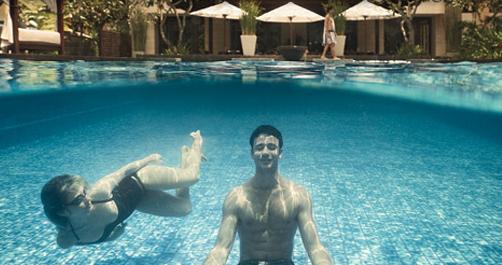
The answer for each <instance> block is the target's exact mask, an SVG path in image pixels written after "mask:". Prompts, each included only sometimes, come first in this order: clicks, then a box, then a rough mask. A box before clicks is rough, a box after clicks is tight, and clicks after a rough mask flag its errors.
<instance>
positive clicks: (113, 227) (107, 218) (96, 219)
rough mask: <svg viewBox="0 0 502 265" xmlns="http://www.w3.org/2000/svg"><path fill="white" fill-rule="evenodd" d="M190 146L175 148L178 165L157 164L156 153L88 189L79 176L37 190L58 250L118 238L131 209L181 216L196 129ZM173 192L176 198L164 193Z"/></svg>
mask: <svg viewBox="0 0 502 265" xmlns="http://www.w3.org/2000/svg"><path fill="white" fill-rule="evenodd" d="M190 135H191V136H192V138H193V143H192V147H191V148H189V147H187V146H183V147H182V148H181V167H180V168H172V167H166V166H161V165H158V164H159V163H160V162H161V156H160V155H159V154H152V155H150V156H147V157H146V158H144V159H141V160H138V161H135V162H132V163H130V164H128V165H126V166H124V167H122V168H121V169H119V170H117V171H116V172H113V173H111V174H109V175H107V176H104V177H102V178H101V179H99V180H98V181H97V182H96V184H95V185H94V186H92V187H88V184H87V183H86V182H85V180H84V179H83V178H82V177H80V176H74V175H61V176H57V177H54V178H52V179H51V180H50V181H49V182H47V183H46V184H45V185H44V187H43V188H42V193H41V199H42V204H43V205H44V212H45V215H46V216H47V217H48V218H49V220H50V221H51V222H52V223H54V224H55V225H56V229H57V231H58V235H57V244H58V245H59V246H60V247H62V248H68V247H71V246H73V245H87V244H96V243H101V242H105V241H111V240H114V239H116V238H118V237H119V236H120V235H121V234H122V233H123V232H124V226H125V224H124V223H123V222H124V220H125V219H127V218H128V217H129V216H130V215H131V214H132V213H133V212H134V210H138V211H140V212H143V213H148V214H153V215H157V216H184V215H187V214H188V213H190V211H191V208H192V203H191V201H190V194H189V190H188V187H189V186H191V185H193V184H194V183H196V182H197V181H198V180H199V169H200V162H201V157H202V152H201V149H202V136H201V134H200V131H196V132H192V133H191V134H190ZM167 189H176V195H175V196H174V195H171V194H169V193H167V192H164V190H167Z"/></svg>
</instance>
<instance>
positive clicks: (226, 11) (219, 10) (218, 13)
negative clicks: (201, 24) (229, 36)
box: [190, 1, 244, 51]
mask: <svg viewBox="0 0 502 265" xmlns="http://www.w3.org/2000/svg"><path fill="white" fill-rule="evenodd" d="M243 13H244V12H243V11H242V10H241V9H240V8H238V7H236V6H234V5H232V4H229V3H228V2H227V1H223V2H222V3H219V4H217V5H214V6H210V7H206V8H203V9H199V10H197V11H194V12H192V13H190V15H194V16H199V17H209V18H222V19H223V46H224V49H225V51H226V50H227V44H226V38H225V37H226V36H225V34H226V32H225V31H226V30H225V25H226V20H227V19H235V20H237V19H240V18H241V16H242V14H243Z"/></svg>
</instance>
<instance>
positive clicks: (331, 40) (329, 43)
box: [321, 7, 338, 59]
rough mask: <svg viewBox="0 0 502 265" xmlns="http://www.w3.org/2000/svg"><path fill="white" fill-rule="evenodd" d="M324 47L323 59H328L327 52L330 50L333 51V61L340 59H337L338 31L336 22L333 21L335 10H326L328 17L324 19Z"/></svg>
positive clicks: (328, 8)
mask: <svg viewBox="0 0 502 265" xmlns="http://www.w3.org/2000/svg"><path fill="white" fill-rule="evenodd" d="M322 45H324V50H323V51H322V54H321V59H326V52H327V51H328V49H330V51H331V55H332V56H333V59H338V58H337V57H336V51H335V46H336V31H335V20H334V19H333V8H332V7H327V8H326V16H325V17H324V30H323V36H322Z"/></svg>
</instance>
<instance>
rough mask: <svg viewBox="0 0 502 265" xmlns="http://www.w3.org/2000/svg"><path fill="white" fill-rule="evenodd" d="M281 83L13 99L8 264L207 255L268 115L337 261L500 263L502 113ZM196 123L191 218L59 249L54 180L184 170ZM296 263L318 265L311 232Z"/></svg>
mask: <svg viewBox="0 0 502 265" xmlns="http://www.w3.org/2000/svg"><path fill="white" fill-rule="evenodd" d="M276 86H277V87H275V88H273V89H272V88H267V89H268V90H265V88H262V89H260V90H259V93H257V92H256V91H252V87H248V86H246V85H240V84H234V83H228V84H221V83H220V84H213V85H211V84H205V85H204V86H202V85H201V86H196V87H198V88H194V86H193V84H190V85H188V84H187V85H183V84H178V85H177V86H176V87H166V86H165V85H159V86H157V87H150V88H148V89H145V88H128V89H124V90H123V91H121V90H120V89H116V90H109V91H107V92H103V91H100V90H96V91H95V90H90V91H74V92H71V93H48V94H43V95H33V96H30V95H23V96H19V97H12V98H9V101H8V102H7V101H6V99H0V101H2V102H4V103H5V104H3V105H2V104H0V110H1V111H2V113H4V116H2V127H1V128H0V168H1V171H0V186H1V187H2V189H0V235H1V236H0V238H1V240H0V248H1V249H2V251H1V252H0V263H1V264H41V263H43V264H187V265H188V264H201V263H202V262H203V260H204V259H205V257H206V255H207V254H208V253H209V251H210V250H211V248H212V246H213V244H214V242H215V240H216V233H217V229H218V226H219V222H220V219H221V206H222V202H223V199H224V197H225V195H226V193H227V192H229V191H230V190H231V188H232V187H234V186H237V185H240V184H242V183H243V182H244V181H246V180H247V179H248V178H249V177H251V176H252V174H253V173H254V167H253V162H252V160H251V157H250V151H249V148H250V147H249V144H248V143H247V141H248V138H249V135H250V133H251V132H252V130H253V129H254V128H255V127H256V126H257V125H260V124H262V123H267V124H273V125H274V126H276V127H277V128H279V129H280V130H281V131H282V133H283V136H284V155H283V158H282V161H281V163H280V172H281V174H283V175H284V176H286V177H288V178H290V179H291V180H293V181H295V182H296V183H298V184H300V185H302V186H304V187H305V188H306V189H307V190H308V191H309V192H310V193H311V195H312V198H313V204H314V208H313V211H314V217H315V220H316V223H317V227H318V230H319V234H320V238H321V241H322V243H323V244H324V245H325V247H326V248H327V249H328V251H329V253H330V254H331V256H332V258H333V260H334V262H335V264H501V263H502V225H501V224H502V214H501V213H502V200H501V199H500V198H501V196H500V195H501V194H502V182H501V181H502V134H498V132H501V131H502V129H501V127H502V117H501V116H500V115H498V114H491V113H483V112H475V111H467V110H461V109H454V108H447V107H440V106H434V105H428V104H421V103H417V102H411V101H407V100H398V99H389V98H385V97H379V96H370V95H366V94H363V93H358V92H350V91H340V90H332V91H330V90H319V91H313V90H312V89H306V88H297V87H290V85H287V84H278V85H276ZM20 102H23V103H24V104H23V105H21V103H20ZM1 106H3V107H1ZM12 106H18V108H17V109H16V111H11V112H7V109H8V108H10V107H12ZM21 106H22V107H21ZM10 110H12V109H10ZM5 113H8V114H5ZM196 129H200V130H201V132H202V134H203V136H204V153H205V155H206V156H207V157H208V161H207V162H205V163H203V165H202V168H201V172H202V173H201V179H200V181H199V182H198V183H197V184H196V185H195V186H193V188H192V189H191V195H192V199H193V202H194V209H193V212H192V213H191V214H190V215H189V216H186V217H183V218H161V217H155V216H151V215H146V214H142V213H135V214H133V216H132V217H130V218H129V219H128V221H127V224H128V225H127V228H126V233H125V234H124V235H123V236H122V237H121V238H119V239H118V240H116V241H114V242H108V243H104V244H100V245H97V246H87V247H74V248H71V249H68V250H63V249H59V248H58V247H57V245H56V243H55V235H56V234H55V229H54V226H53V225H52V224H51V223H50V222H49V221H48V220H47V219H46V218H45V216H44V215H43V211H42V206H41V203H40V198H39V196H40V195H39V194H40V189H41V187H42V185H43V184H44V183H45V182H46V181H47V180H48V179H50V178H51V177H52V176H54V175H57V174H62V173H70V174H79V175H82V176H84V177H85V178H87V179H88V180H89V181H90V182H93V181H95V180H96V179H97V178H98V177H99V176H103V175H105V174H107V173H109V172H111V171H113V170H114V169H116V168H118V167H120V166H122V165H123V164H125V163H127V162H130V161H133V160H136V159H139V158H142V157H144V156H146V155H148V154H150V153H154V152H158V153H160V154H162V155H163V157H164V161H166V164H167V165H171V166H173V165H178V164H179V149H180V147H181V145H183V144H189V143H190V137H189V136H188V134H189V133H190V132H191V131H193V130H196ZM238 250H239V241H238V240H236V243H235V244H234V246H233V250H232V252H231V255H230V257H229V260H228V264H237V262H238V259H239V256H238V252H239V251H238ZM293 259H294V261H295V263H296V264H300V265H302V264H310V262H309V260H308V256H307V255H306V253H305V250H304V248H303V246H302V243H301V239H300V238H299V235H298V234H297V237H296V238H295V249H294V257H293Z"/></svg>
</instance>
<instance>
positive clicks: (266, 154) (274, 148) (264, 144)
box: [249, 125, 282, 170]
mask: <svg viewBox="0 0 502 265" xmlns="http://www.w3.org/2000/svg"><path fill="white" fill-rule="evenodd" d="M249 144H250V145H251V156H252V158H253V160H254V161H255V164H256V167H257V169H258V168H260V169H264V170H276V169H277V167H278V161H279V158H281V154H282V135H281V133H280V132H279V130H277V129H276V128H275V127H273V126H271V125H261V126H258V128H256V129H255V130H254V131H253V133H252V134H251V137H250V138H249Z"/></svg>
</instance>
